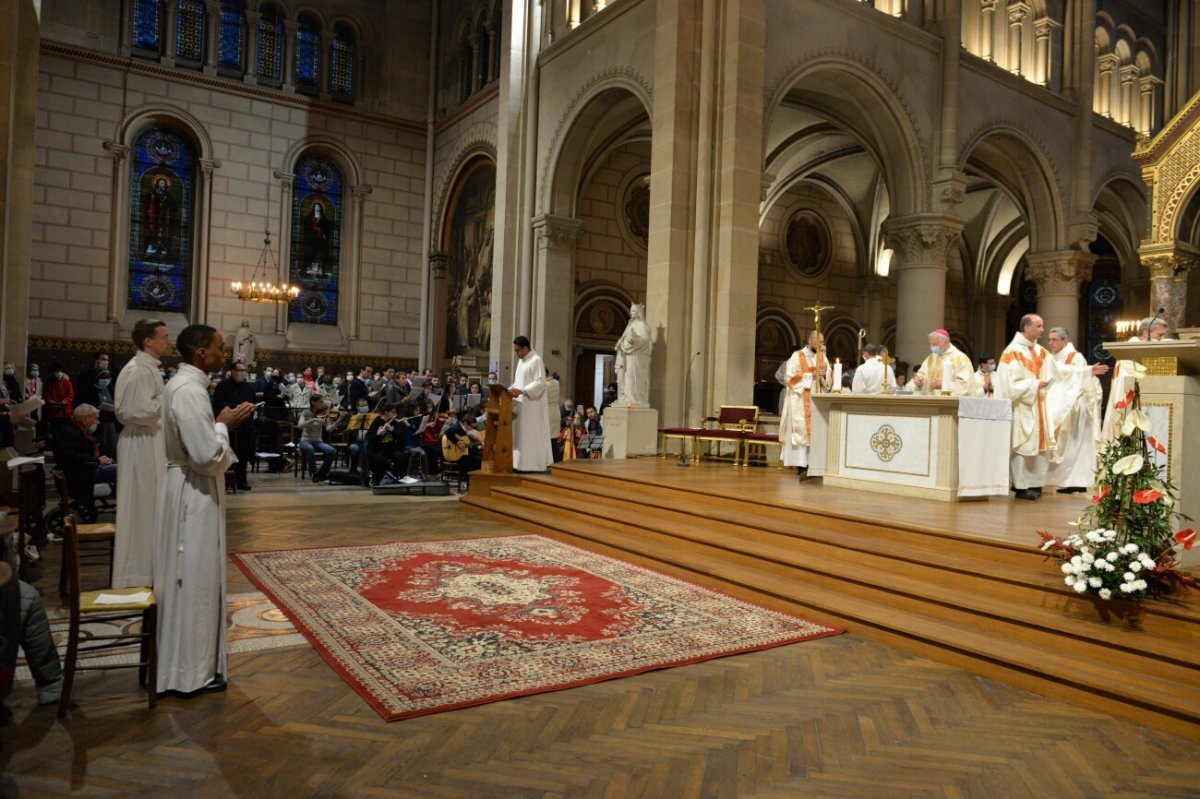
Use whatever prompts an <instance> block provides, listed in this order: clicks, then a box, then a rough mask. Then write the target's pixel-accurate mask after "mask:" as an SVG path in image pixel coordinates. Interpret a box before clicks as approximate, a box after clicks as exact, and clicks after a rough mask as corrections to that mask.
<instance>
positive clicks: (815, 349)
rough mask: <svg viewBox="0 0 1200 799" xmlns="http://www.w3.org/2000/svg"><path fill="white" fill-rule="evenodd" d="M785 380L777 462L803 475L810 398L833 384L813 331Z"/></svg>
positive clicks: (790, 362)
mask: <svg viewBox="0 0 1200 799" xmlns="http://www.w3.org/2000/svg"><path fill="white" fill-rule="evenodd" d="M784 378H785V384H786V386H787V397H786V399H785V401H784V403H783V408H782V409H781V410H780V412H779V443H780V447H779V450H780V451H779V459H780V460H781V461H783V465H784V466H795V467H796V468H797V470H798V471H800V472H801V474H803V473H804V472H805V471H806V470H807V469H808V444H809V441H810V440H811V436H812V404H811V402H810V395H811V393H812V392H813V391H820V390H821V389H822V388H826V389H827V388H828V387H829V386H830V385H831V384H832V383H833V369H832V368H830V366H829V359H828V358H826V357H825V337H824V336H822V335H821V334H820V333H819V332H817V331H815V330H814V331H812V332H811V333H809V334H808V346H807V347H805V348H803V349H800V350H796V351H795V352H793V353H792V357H790V358H788V362H787V369H786V370H785V374H784ZM802 479H803V478H802Z"/></svg>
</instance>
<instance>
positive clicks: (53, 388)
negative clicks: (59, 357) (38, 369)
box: [42, 363, 75, 435]
mask: <svg viewBox="0 0 1200 799" xmlns="http://www.w3.org/2000/svg"><path fill="white" fill-rule="evenodd" d="M42 398H43V399H44V400H46V409H45V411H46V429H47V432H49V433H50V435H54V434H55V433H57V432H58V430H59V428H61V427H62V426H63V425H64V424H66V423H67V422H69V421H70V420H71V411H72V410H74V408H75V387H74V386H72V385H71V380H70V379H69V378H68V377H67V373H66V371H65V370H63V367H62V364H60V363H52V364H50V377H49V379H47V380H46V383H45V385H44V386H43V387H42Z"/></svg>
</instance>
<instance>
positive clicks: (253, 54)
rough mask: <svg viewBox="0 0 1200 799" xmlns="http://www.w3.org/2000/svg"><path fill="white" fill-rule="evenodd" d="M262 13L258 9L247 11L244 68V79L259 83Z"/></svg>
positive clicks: (251, 82) (248, 81)
mask: <svg viewBox="0 0 1200 799" xmlns="http://www.w3.org/2000/svg"><path fill="white" fill-rule="evenodd" d="M260 19H262V14H261V13H259V12H257V11H249V10H247V11H246V63H245V64H244V67H245V69H243V70H242V80H243V81H245V82H246V83H250V84H255V83H258V21H259V20H260Z"/></svg>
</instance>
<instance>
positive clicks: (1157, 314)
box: [1146, 308, 1167, 340]
mask: <svg viewBox="0 0 1200 799" xmlns="http://www.w3.org/2000/svg"><path fill="white" fill-rule="evenodd" d="M1166 312H1167V309H1166V308H1159V309H1158V310H1157V311H1155V312H1154V316H1153V317H1151V318H1150V326H1149V327H1147V328H1146V339H1147V340H1149V339H1150V331H1152V330H1153V329H1154V323H1155V322H1157V321H1158V320H1159V317H1161V316H1162V315H1163V314H1164V313H1166Z"/></svg>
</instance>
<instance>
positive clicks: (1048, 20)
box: [1033, 17, 1062, 39]
mask: <svg viewBox="0 0 1200 799" xmlns="http://www.w3.org/2000/svg"><path fill="white" fill-rule="evenodd" d="M1061 27H1062V24H1061V23H1060V22H1059V21H1058V20H1056V19H1053V18H1052V17H1038V18H1037V19H1035V20H1034V21H1033V33H1034V35H1035V36H1037V38H1039V39H1045V38H1048V37H1049V36H1050V32H1051V31H1052V30H1054V29H1055V28H1061Z"/></svg>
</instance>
